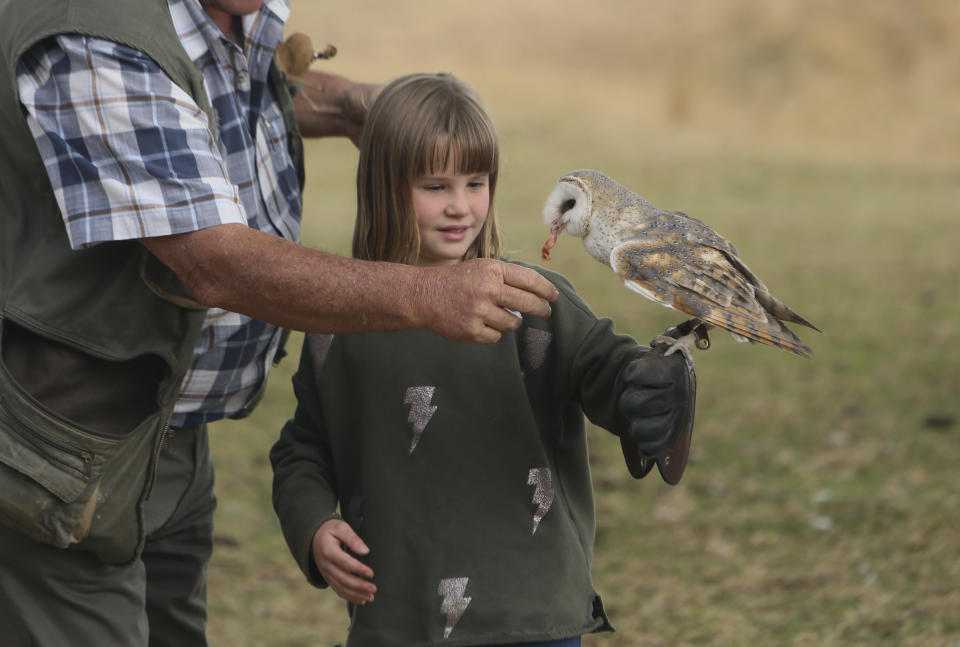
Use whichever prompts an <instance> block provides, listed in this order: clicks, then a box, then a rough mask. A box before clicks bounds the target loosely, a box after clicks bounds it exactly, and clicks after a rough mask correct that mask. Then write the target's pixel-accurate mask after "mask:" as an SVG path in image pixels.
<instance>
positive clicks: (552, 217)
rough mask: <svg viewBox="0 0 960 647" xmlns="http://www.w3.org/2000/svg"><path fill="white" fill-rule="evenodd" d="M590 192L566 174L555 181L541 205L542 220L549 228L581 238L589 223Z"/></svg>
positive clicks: (578, 181) (577, 180) (581, 183)
mask: <svg viewBox="0 0 960 647" xmlns="http://www.w3.org/2000/svg"><path fill="white" fill-rule="evenodd" d="M590 208H591V200H590V192H589V191H588V190H587V187H586V185H585V184H584V183H583V182H582V181H581V180H580V179H579V178H576V177H571V176H569V175H568V176H566V177H564V178H562V179H561V180H560V182H558V183H557V186H555V187H554V188H553V191H551V192H550V195H549V196H547V201H546V203H545V204H544V205H543V221H544V222H545V223H547V224H549V225H550V227H551V229H555V230H561V229H562V230H564V231H566V232H567V233H568V234H570V235H571V236H576V237H577V238H583V237H584V236H586V235H587V231H588V226H589V224H590Z"/></svg>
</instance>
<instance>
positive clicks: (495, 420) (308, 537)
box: [271, 270, 645, 647]
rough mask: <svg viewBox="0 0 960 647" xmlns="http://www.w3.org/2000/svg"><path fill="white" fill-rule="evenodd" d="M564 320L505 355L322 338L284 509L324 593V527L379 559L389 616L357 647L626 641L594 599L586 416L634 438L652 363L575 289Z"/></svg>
mask: <svg viewBox="0 0 960 647" xmlns="http://www.w3.org/2000/svg"><path fill="white" fill-rule="evenodd" d="M539 271H541V273H542V274H543V275H544V276H546V277H547V278H548V279H550V280H551V281H552V282H553V283H554V284H555V285H556V286H557V288H558V289H559V291H560V299H559V301H558V302H557V303H556V304H554V306H553V314H552V316H551V317H550V318H549V319H539V318H536V317H528V316H527V317H524V323H523V325H522V327H521V328H520V329H518V330H517V331H515V332H508V333H505V334H504V335H503V337H502V338H501V339H500V341H499V342H498V343H497V344H493V345H467V344H458V343H454V342H450V341H446V340H444V339H442V338H440V337H439V336H437V335H435V334H433V333H431V332H429V331H405V332H392V333H372V334H361V335H338V336H335V337H334V336H331V335H308V337H307V340H306V343H305V346H304V350H303V354H302V357H301V363H300V368H299V371H298V372H297V374H296V376H295V377H294V380H293V382H294V389H295V392H296V395H297V399H298V405H297V410H296V414H295V416H294V418H293V419H291V420H290V421H289V422H287V424H286V426H285V427H284V428H283V431H282V432H281V436H280V439H279V441H278V442H277V443H276V445H275V446H274V448H273V450H272V452H271V461H272V463H273V467H274V505H275V507H276V510H277V514H278V515H279V518H280V523H281V526H282V528H283V532H284V535H285V537H286V539H287V542H288V544H289V546H290V549H291V551H292V552H293V555H294V557H295V558H296V559H297V562H298V563H299V564H300V567H301V569H302V570H303V572H304V573H305V574H306V576H307V578H308V580H309V581H310V582H311V583H313V584H314V585H316V586H326V583H325V582H324V581H323V578H322V577H321V576H320V574H319V572H318V570H317V568H316V565H315V564H314V562H313V558H312V555H311V542H312V538H313V535H314V533H315V531H316V529H317V528H318V527H319V526H320V524H322V523H323V522H324V521H326V520H328V519H330V518H332V517H334V516H336V514H337V510H338V507H339V510H340V513H341V514H342V516H343V518H344V519H345V520H346V521H347V522H348V523H350V525H351V526H352V527H353V528H354V530H355V531H356V532H357V533H358V534H359V535H360V536H361V537H362V538H363V540H364V541H365V542H366V544H367V545H368V546H369V547H370V550H371V552H370V554H369V555H368V556H367V557H365V558H363V559H364V561H365V562H366V563H368V564H369V566H370V567H371V568H372V569H373V571H374V574H375V575H374V582H375V583H376V585H377V588H378V592H377V594H376V599H375V601H374V602H372V603H368V604H366V605H363V606H355V605H350V614H351V627H350V635H349V638H348V642H347V645H348V647H363V646H366V645H378V646H387V645H398V646H400V645H402V646H404V647H410V646H412V645H441V644H442V645H485V644H497V643H508V642H526V641H546V640H553V639H558V638H566V637H570V636H575V635H579V634H582V633H586V632H592V631H600V630H611V629H612V627H611V626H610V624H609V622H608V621H607V618H606V615H605V613H604V610H603V606H602V604H601V602H600V598H599V596H598V595H597V593H596V592H595V591H594V588H593V584H592V581H591V577H590V563H591V559H592V554H593V541H594V529H595V521H594V507H593V489H592V486H591V480H590V468H589V462H588V456H587V438H586V433H585V425H584V418H583V414H584V413H586V415H587V416H588V417H589V418H590V420H592V421H593V422H594V423H595V424H597V425H600V426H602V427H605V428H607V429H609V430H611V431H614V432H615V433H617V432H618V431H619V429H620V425H622V424H623V422H622V421H621V419H620V416H619V414H618V412H617V401H618V398H619V396H620V393H621V391H622V386H621V384H620V382H619V379H618V376H619V374H620V371H621V369H622V368H623V366H624V365H625V363H626V362H627V361H629V360H630V359H633V358H634V357H636V356H638V355H640V354H642V353H643V352H644V350H645V349H644V348H643V347H640V346H638V345H637V344H636V342H635V341H634V340H633V339H631V338H630V337H627V336H624V335H616V334H614V332H613V323H612V321H610V320H609V319H598V318H597V317H596V316H595V315H594V314H593V313H592V312H591V311H590V309H589V307H588V306H587V305H586V304H585V303H584V302H583V301H582V300H581V299H580V298H579V297H578V296H577V294H576V293H575V292H574V290H573V288H572V286H571V285H570V284H569V283H568V282H567V281H566V280H565V279H564V278H563V277H561V276H560V275H558V274H555V273H552V272H547V271H544V270H539Z"/></svg>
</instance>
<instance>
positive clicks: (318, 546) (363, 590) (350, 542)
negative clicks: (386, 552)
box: [313, 519, 377, 604]
mask: <svg viewBox="0 0 960 647" xmlns="http://www.w3.org/2000/svg"><path fill="white" fill-rule="evenodd" d="M348 549H349V552H348ZM351 553H353V554H354V555H367V554H369V553H370V549H369V548H367V545H366V544H365V543H363V540H362V539H360V537H359V536H358V535H357V533H355V532H354V531H353V528H351V527H350V525H349V524H348V523H347V522H346V521H343V520H341V519H330V520H329V521H325V522H324V523H323V524H321V526H320V527H319V528H317V532H316V533H315V534H314V535H313V560H314V562H316V564H317V569H318V570H319V571H320V574H321V575H323V578H324V579H325V580H326V581H327V584H329V585H330V588H332V589H333V590H334V591H335V592H336V594H337V595H339V596H340V597H341V598H343V599H344V600H346V601H347V602H353V603H356V604H366V603H367V602H373V595H374V593H376V592H377V587H376V585H375V584H374V583H373V582H371V581H370V579H371V578H372V577H373V569H371V568H370V567H369V566H367V565H366V564H364V563H363V562H361V561H360V560H358V559H357V558H355V557H353V555H351Z"/></svg>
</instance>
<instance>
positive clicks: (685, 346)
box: [653, 332, 697, 368]
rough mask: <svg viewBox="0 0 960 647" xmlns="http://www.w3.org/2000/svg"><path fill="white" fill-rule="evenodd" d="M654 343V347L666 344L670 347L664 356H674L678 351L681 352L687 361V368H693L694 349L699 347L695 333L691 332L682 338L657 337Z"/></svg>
mask: <svg viewBox="0 0 960 647" xmlns="http://www.w3.org/2000/svg"><path fill="white" fill-rule="evenodd" d="M653 343H654V345H656V344H666V345H667V346H668V348H667V350H666V351H664V353H663V354H664V356H667V355H673V354H674V353H676V352H677V351H680V353H681V354H683V357H684V359H686V360H687V366H689V367H690V368H693V349H694V348H695V347H696V345H697V336H696V335H695V334H694V333H692V332H690V333H687V334H686V335H682V336H681V337H671V336H670V335H657V336H656V337H654V338H653Z"/></svg>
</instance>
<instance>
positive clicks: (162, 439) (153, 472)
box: [142, 420, 170, 501]
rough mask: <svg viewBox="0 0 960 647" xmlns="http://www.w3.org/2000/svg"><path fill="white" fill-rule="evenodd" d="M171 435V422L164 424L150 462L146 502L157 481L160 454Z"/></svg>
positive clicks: (144, 499) (144, 496)
mask: <svg viewBox="0 0 960 647" xmlns="http://www.w3.org/2000/svg"><path fill="white" fill-rule="evenodd" d="M169 434H170V421H169V420H167V422H165V423H163V426H162V427H160V434H159V436H158V438H157V442H156V445H155V446H154V449H153V460H152V461H151V462H150V481H149V482H148V483H147V489H146V493H145V494H144V495H143V499H142V500H143V501H146V500H147V499H149V498H150V493H151V492H153V485H154V483H155V482H156V480H157V470H158V468H159V467H160V452H161V451H162V450H163V448H164V447H165V446H166V444H167V436H168V435H169Z"/></svg>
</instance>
